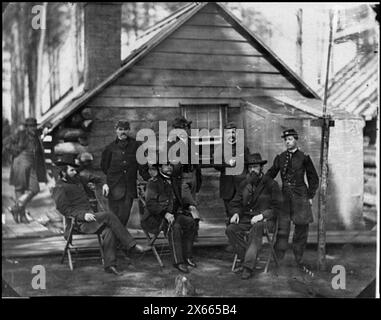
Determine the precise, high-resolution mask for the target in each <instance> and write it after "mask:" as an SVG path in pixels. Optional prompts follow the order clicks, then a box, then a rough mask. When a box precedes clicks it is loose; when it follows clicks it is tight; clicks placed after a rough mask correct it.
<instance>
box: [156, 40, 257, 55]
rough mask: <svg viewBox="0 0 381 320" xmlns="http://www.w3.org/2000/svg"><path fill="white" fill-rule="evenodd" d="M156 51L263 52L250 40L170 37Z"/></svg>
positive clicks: (207, 52)
mask: <svg viewBox="0 0 381 320" xmlns="http://www.w3.org/2000/svg"><path fill="white" fill-rule="evenodd" d="M155 51H159V52H182V53H195V54H197V53H200V54H215V55H221V54H224V55H237V56H253V55H254V56H258V55H261V53H260V52H259V51H258V50H256V49H255V48H254V47H253V46H252V45H251V44H250V43H248V42H234V41H209V40H197V39H194V40H184V39H173V38H168V39H166V40H165V41H163V42H162V43H161V44H159V45H158V46H157V48H156V50H155Z"/></svg>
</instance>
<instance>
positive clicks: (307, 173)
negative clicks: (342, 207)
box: [266, 149, 319, 224]
mask: <svg viewBox="0 0 381 320" xmlns="http://www.w3.org/2000/svg"><path fill="white" fill-rule="evenodd" d="M287 152H288V151H285V152H282V153H281V154H279V155H277V156H276V157H275V159H274V163H273V165H272V167H271V168H270V169H269V170H268V171H267V173H266V175H269V176H270V177H272V178H275V177H276V176H277V174H278V172H280V176H281V179H282V185H283V186H282V189H283V197H284V200H285V204H284V210H286V211H288V212H289V213H290V215H291V219H292V221H293V222H294V223H296V224H307V223H310V222H312V221H313V216H312V210H311V205H310V203H309V199H312V198H313V197H314V196H315V194H316V190H317V189H318V187H319V176H318V174H317V172H316V169H315V167H314V164H313V163H312V160H311V158H310V156H309V155H307V154H305V153H304V152H302V151H300V150H299V149H297V150H296V151H295V152H294V153H292V156H291V160H290V161H289V163H288V164H287ZM305 177H307V183H308V186H307V184H306V183H305Z"/></svg>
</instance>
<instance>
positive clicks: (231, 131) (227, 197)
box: [214, 122, 249, 225]
mask: <svg viewBox="0 0 381 320" xmlns="http://www.w3.org/2000/svg"><path fill="white" fill-rule="evenodd" d="M236 130H237V126H236V125H235V123H233V122H229V123H227V124H226V125H225V135H226V136H227V137H226V141H227V142H228V143H229V144H230V147H231V148H232V156H233V157H239V156H242V157H244V159H245V160H246V157H247V156H248V154H249V149H248V148H247V147H245V149H244V154H242V155H237V154H236V153H237V152H236V149H237V141H236ZM224 147H227V146H224ZM224 160H225V163H227V164H228V165H230V166H232V167H233V166H234V165H235V162H234V160H233V159H231V160H229V159H224ZM214 168H215V169H216V170H218V171H220V172H221V174H220V186H219V189H220V198H221V199H222V200H223V201H224V206H225V214H226V224H227V225H228V224H229V221H230V218H231V214H230V212H229V203H230V201H231V200H232V199H233V198H234V196H235V195H236V193H237V191H238V187H239V185H240V183H241V182H242V181H243V180H245V177H246V173H247V165H246V161H245V166H244V170H243V172H242V174H240V175H227V174H226V167H225V166H223V165H215V166H214Z"/></svg>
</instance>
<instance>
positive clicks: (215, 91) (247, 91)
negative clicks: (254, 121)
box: [99, 85, 288, 99]
mask: <svg viewBox="0 0 381 320" xmlns="http://www.w3.org/2000/svg"><path fill="white" fill-rule="evenodd" d="M287 92H288V91H287ZM287 92H286V91H285V90H283V91H282V90H280V89H260V88H237V87H230V88H229V87H228V88H227V87H182V86H135V85H131V86H122V85H114V86H111V87H109V88H107V89H106V90H104V91H103V92H102V94H100V95H99V96H100V97H119V98H152V97H160V98H179V99H180V98H237V99H238V98H244V97H247V98H252V97H255V96H269V95H270V96H274V95H280V94H284V93H287Z"/></svg>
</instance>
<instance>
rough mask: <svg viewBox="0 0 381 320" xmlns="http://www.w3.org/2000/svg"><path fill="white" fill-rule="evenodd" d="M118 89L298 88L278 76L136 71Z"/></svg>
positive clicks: (121, 79)
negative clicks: (176, 86) (194, 87)
mask: <svg viewBox="0 0 381 320" xmlns="http://www.w3.org/2000/svg"><path fill="white" fill-rule="evenodd" d="M115 84H117V85H128V84H134V85H164V86H172V85H180V86H200V87H202V86H211V85H212V86H222V87H223V86H225V87H236V86H239V87H241V88H242V87H256V88H274V87H276V88H294V86H293V85H292V84H291V83H290V82H289V81H288V80H287V79H286V78H284V77H283V76H281V75H278V74H253V73H245V72H227V71H223V72H222V71H198V70H159V69H149V68H147V69H146V68H142V67H137V66H135V67H133V68H132V69H131V70H130V71H129V72H127V73H125V74H124V75H123V76H121V77H120V78H119V79H117V80H116V81H115Z"/></svg>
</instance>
